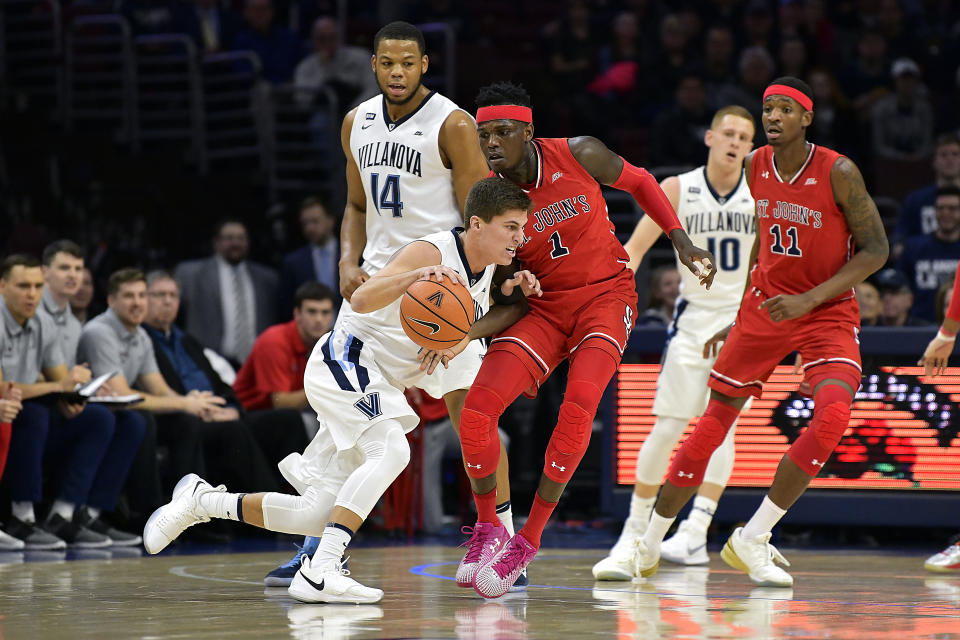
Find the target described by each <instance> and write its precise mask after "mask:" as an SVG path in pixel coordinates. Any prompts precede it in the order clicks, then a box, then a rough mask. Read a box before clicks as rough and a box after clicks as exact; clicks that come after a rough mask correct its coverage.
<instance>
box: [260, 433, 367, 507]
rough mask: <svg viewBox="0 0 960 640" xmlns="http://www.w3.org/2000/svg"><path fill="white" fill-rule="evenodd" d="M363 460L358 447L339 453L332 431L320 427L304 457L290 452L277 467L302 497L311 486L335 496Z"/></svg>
mask: <svg viewBox="0 0 960 640" xmlns="http://www.w3.org/2000/svg"><path fill="white" fill-rule="evenodd" d="M363 460H364V456H363V452H362V451H360V448H359V447H356V446H354V447H351V448H349V449H345V450H343V451H340V450H338V449H337V445H336V444H335V443H334V442H333V438H332V437H331V434H330V431H329V430H328V429H326V428H325V427H324V426H323V425H321V426H320V430H319V431H317V435H315V436H314V437H313V440H311V441H310V444H308V445H307V448H306V449H304V450H303V453H302V454H300V453H291V454H290V455H288V456H287V457H286V458H284V459H283V460H281V461H280V462H279V464H277V468H279V469H280V473H281V474H282V475H283V477H284V478H286V480H287V482H289V483H290V486H292V487H293V488H294V489H296V490H297V493H299V494H300V495H306V492H307V489H308V488H310V487H317V488H319V489H323V490H325V491H327V492H328V493H332V494H334V495H336V494H337V493H339V492H340V488H341V487H342V486H343V483H344V482H346V481H347V478H348V477H349V476H350V474H351V473H353V471H354V470H355V469H356V468H357V467H359V466H360V465H361V464H363Z"/></svg>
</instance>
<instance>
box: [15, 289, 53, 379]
mask: <svg viewBox="0 0 960 640" xmlns="http://www.w3.org/2000/svg"><path fill="white" fill-rule="evenodd" d="M0 315H2V316H3V330H2V331H0V370H2V371H3V379H4V380H7V381H9V382H19V383H22V384H35V383H36V382H37V380H38V379H39V378H40V372H41V371H43V370H44V369H46V368H48V367H55V366H57V365H61V364H63V363H64V358H63V353H62V352H61V350H60V339H59V337H58V336H57V329H56V327H55V326H54V324H53V322H51V321H50V319H49V318H44V317H41V316H39V315H38V314H36V313H35V314H33V317H31V318H30V319H29V320H27V323H26V325H25V326H22V327H21V326H20V324H19V323H18V322H17V321H16V320H14V319H13V315H12V314H11V313H10V309H8V308H7V303H6V302H4V301H2V300H0Z"/></svg>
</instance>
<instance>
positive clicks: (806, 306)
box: [759, 293, 815, 322]
mask: <svg viewBox="0 0 960 640" xmlns="http://www.w3.org/2000/svg"><path fill="white" fill-rule="evenodd" d="M814 306H815V305H814V304H813V302H812V301H811V300H810V298H809V297H808V296H807V295H806V294H805V293H801V294H799V295H795V296H791V295H784V294H780V295H778V296H773V297H772V298H767V299H766V300H764V301H763V302H761V303H760V307H759V308H760V309H766V310H767V313H769V314H770V319H771V320H773V321H774V322H782V321H784V320H793V319H794V318H799V317H800V316H802V315H805V314H807V313H809V312H810V310H811V309H813V307H814Z"/></svg>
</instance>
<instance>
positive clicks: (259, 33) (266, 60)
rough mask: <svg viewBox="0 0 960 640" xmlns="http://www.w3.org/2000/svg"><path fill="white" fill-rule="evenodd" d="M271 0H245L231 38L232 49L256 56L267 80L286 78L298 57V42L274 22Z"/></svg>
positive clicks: (274, 82)
mask: <svg viewBox="0 0 960 640" xmlns="http://www.w3.org/2000/svg"><path fill="white" fill-rule="evenodd" d="M273 18H274V8H273V2H272V1H271V0H246V2H244V5H243V22H244V25H243V26H242V27H240V30H239V31H238V32H237V37H236V38H235V39H234V43H233V49H234V50H237V51H253V52H254V53H256V54H257V55H258V56H259V57H260V63H261V64H262V65H263V77H264V79H266V80H267V81H269V82H270V83H271V84H276V85H279V84H284V83H286V82H289V81H290V76H291V75H292V74H293V69H294V67H296V66H297V61H298V60H300V56H301V54H302V50H301V47H300V42H299V41H298V40H297V38H296V36H294V35H293V32H292V31H290V29H288V28H287V27H285V26H283V25H279V24H274V20H273Z"/></svg>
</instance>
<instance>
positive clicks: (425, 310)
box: [400, 278, 476, 349]
mask: <svg viewBox="0 0 960 640" xmlns="http://www.w3.org/2000/svg"><path fill="white" fill-rule="evenodd" d="M475 317H476V311H475V307H474V302H473V297H472V296H471V295H470V291H469V290H468V289H467V288H466V287H465V286H463V285H462V284H460V283H459V282H453V281H451V280H450V279H449V278H444V280H443V282H437V281H436V280H417V281H416V282H414V283H413V284H412V285H410V286H409V287H407V290H406V292H405V293H404V294H403V298H401V299H400V324H401V325H403V330H404V331H405V332H406V333H407V335H408V336H410V339H411V340H413V341H414V342H415V343H417V345H419V346H421V347H423V348H424V349H446V348H447V347H452V346H453V345H455V344H457V343H458V342H460V341H461V340H463V336H465V335H467V332H468V331H469V330H470V325H472V324H473V319H474V318H475Z"/></svg>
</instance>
